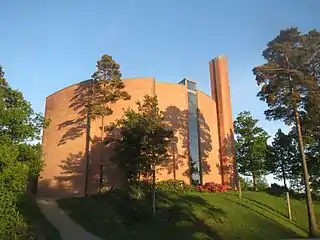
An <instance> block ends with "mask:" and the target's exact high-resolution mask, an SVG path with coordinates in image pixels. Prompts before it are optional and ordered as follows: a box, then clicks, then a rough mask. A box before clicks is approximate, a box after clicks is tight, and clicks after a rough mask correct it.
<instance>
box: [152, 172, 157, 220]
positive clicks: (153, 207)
mask: <svg viewBox="0 0 320 240" xmlns="http://www.w3.org/2000/svg"><path fill="white" fill-rule="evenodd" d="M152 215H153V217H155V216H156V169H155V166H153V168H152Z"/></svg>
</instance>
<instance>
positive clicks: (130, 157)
mask: <svg viewBox="0 0 320 240" xmlns="http://www.w3.org/2000/svg"><path fill="white" fill-rule="evenodd" d="M137 108H138V110H137V111H133V110H130V109H129V110H127V111H125V113H124V118H123V119H120V120H118V121H117V122H116V123H115V124H114V125H113V126H112V127H111V128H108V129H109V130H111V129H115V128H118V129H120V135H121V138H120V139H118V140H117V141H116V142H117V146H116V149H115V150H116V151H115V156H114V159H115V161H116V162H117V163H118V165H119V167H123V166H124V167H125V169H126V171H127V176H128V177H129V178H130V179H132V178H134V179H137V177H138V174H147V176H152V209H153V214H155V210H156V209H155V199H156V198H155V194H156V188H155V183H156V171H157V167H158V166H160V165H161V164H163V163H164V162H165V161H166V160H167V159H168V157H169V154H168V147H169V144H170V142H171V141H172V138H173V133H172V131H171V130H170V129H169V127H168V125H166V124H165V123H164V122H163V120H164V118H163V113H162V112H161V111H160V109H159V107H158V101H157V97H152V96H148V95H146V96H145V97H144V99H143V101H142V102H137Z"/></svg>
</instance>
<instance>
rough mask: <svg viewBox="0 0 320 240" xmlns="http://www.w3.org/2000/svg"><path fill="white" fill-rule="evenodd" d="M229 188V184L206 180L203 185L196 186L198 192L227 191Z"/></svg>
mask: <svg viewBox="0 0 320 240" xmlns="http://www.w3.org/2000/svg"><path fill="white" fill-rule="evenodd" d="M229 190H230V187H229V186H227V185H222V184H218V183H214V182H207V183H205V184H204V185H199V186H197V191H199V192H227V191H229Z"/></svg>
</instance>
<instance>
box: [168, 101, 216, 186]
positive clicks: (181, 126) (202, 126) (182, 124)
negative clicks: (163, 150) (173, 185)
mask: <svg viewBox="0 0 320 240" xmlns="http://www.w3.org/2000/svg"><path fill="white" fill-rule="evenodd" d="M163 114H164V118H165V122H166V123H167V124H168V125H169V126H170V127H171V128H172V129H173V132H174V139H173V141H172V142H171V145H170V147H169V153H170V155H171V158H169V159H168V161H167V162H165V164H164V167H165V168H166V169H167V171H168V174H173V177H174V179H175V178H176V172H177V171H178V170H179V169H180V168H181V167H185V166H184V165H185V162H188V168H187V170H186V171H184V172H183V175H184V176H188V177H190V176H191V168H192V167H193V166H191V164H190V161H189V150H188V148H189V132H188V127H189V125H188V110H181V109H179V108H177V107H176V106H169V107H167V108H166V109H165V110H164V111H163ZM198 117H199V120H198V124H199V130H198V134H199V140H200V144H199V151H200V156H201V170H202V174H209V173H210V172H211V165H210V164H209V162H208V160H209V159H208V157H209V153H210V152H211V150H212V140H211V133H210V127H209V125H208V124H207V123H206V120H205V118H204V116H203V114H202V113H201V112H200V110H198ZM179 149H180V151H179ZM190 182H191V177H190Z"/></svg>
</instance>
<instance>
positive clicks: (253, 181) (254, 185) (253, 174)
mask: <svg viewBox="0 0 320 240" xmlns="http://www.w3.org/2000/svg"><path fill="white" fill-rule="evenodd" d="M252 183H253V190H254V191H255V192H256V191H257V179H256V174H255V173H254V172H252Z"/></svg>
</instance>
